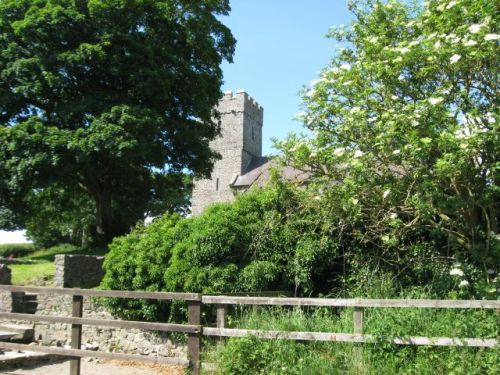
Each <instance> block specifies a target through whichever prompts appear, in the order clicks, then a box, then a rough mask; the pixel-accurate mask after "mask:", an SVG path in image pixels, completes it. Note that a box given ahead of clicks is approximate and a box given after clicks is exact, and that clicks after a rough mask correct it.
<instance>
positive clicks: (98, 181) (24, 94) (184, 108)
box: [0, 0, 235, 241]
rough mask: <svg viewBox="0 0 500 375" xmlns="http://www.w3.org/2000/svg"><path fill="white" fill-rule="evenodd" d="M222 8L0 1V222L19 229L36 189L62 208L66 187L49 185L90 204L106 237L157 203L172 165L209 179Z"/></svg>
mask: <svg viewBox="0 0 500 375" xmlns="http://www.w3.org/2000/svg"><path fill="white" fill-rule="evenodd" d="M229 9H230V8H229V1H228V0H202V1H189V0H5V1H2V2H1V3H0V215H2V217H3V220H0V225H2V226H3V227H11V228H12V227H15V226H23V225H24V224H25V222H26V221H27V220H28V218H31V219H32V217H33V215H32V213H33V210H34V207H33V205H32V204H31V203H32V202H38V203H39V204H40V203H42V204H43V202H44V201H46V200H44V198H43V197H44V196H45V197H50V202H52V206H54V207H58V208H62V209H63V208H64V207H65V206H67V205H66V204H65V203H64V202H61V200H63V199H65V198H66V197H68V195H69V193H66V194H61V195H57V194H53V193H54V191H56V190H57V189H64V190H67V191H68V192H71V194H73V193H74V192H76V193H75V194H77V195H78V198H77V199H76V200H75V201H74V202H73V203H71V204H70V206H71V205H73V206H75V202H79V201H82V199H83V200H85V199H87V201H88V200H91V201H92V203H93V205H94V207H95V229H96V233H97V235H98V236H100V238H101V239H103V240H105V241H107V240H109V239H110V238H112V237H113V236H115V235H117V234H122V233H124V232H126V231H127V230H128V229H129V228H130V225H132V224H134V223H135V222H136V221H137V219H139V218H142V217H143V215H144V212H145V211H147V210H148V209H150V208H151V207H152V206H155V207H158V201H159V194H160V193H161V192H168V191H169V188H168V187H169V186H170V187H171V186H173V185H172V184H170V185H169V184H168V183H169V182H170V183H172V182H175V183H179V181H181V180H182V179H179V178H177V177H175V176H178V175H179V173H186V172H187V173H188V174H192V175H200V176H207V175H209V174H210V171H211V168H212V166H213V162H214V161H215V160H216V158H217V154H216V153H214V152H213V151H212V150H211V149H210V148H209V141H210V140H212V139H213V138H214V137H216V136H217V135H218V132H219V130H220V129H219V126H218V124H217V121H216V117H217V114H216V113H215V111H214V107H215V105H216V103H217V101H218V99H219V97H220V86H221V83H222V71H221V69H220V64H221V62H222V61H223V60H228V61H231V60H232V56H233V53H234V46H235V40H234V38H233V36H232V35H231V32H230V31H229V30H228V29H227V28H226V27H225V26H224V25H223V24H222V23H221V22H220V21H219V19H218V18H217V15H225V14H227V13H228V12H229ZM169 175H172V176H174V177H168V176H169ZM178 186H184V185H183V184H182V183H179V185H178ZM47 189H52V191H51V192H49V193H43V192H44V191H45V190H47ZM58 196H60V200H58V199H59V198H57V197H58ZM34 197H36V199H34ZM78 204H79V203H76V205H77V206H78ZM35 209H36V207H35ZM52 211H57V210H52ZM77 211H78V209H76V210H74V209H73V212H75V213H76V212H77ZM54 214H55V212H54Z"/></svg>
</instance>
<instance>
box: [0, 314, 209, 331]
mask: <svg viewBox="0 0 500 375" xmlns="http://www.w3.org/2000/svg"><path fill="white" fill-rule="evenodd" d="M0 318H1V319H11V320H27V321H30V322H54V323H64V324H82V325H89V326H98V327H117V328H138V329H143V330H147V331H162V332H182V333H199V332H201V326H199V325H198V326H197V325H189V324H173V323H149V322H136V321H128V320H105V319H89V318H76V317H65V316H51V315H33V314H18V313H3V312H0Z"/></svg>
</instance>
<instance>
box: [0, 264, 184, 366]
mask: <svg viewBox="0 0 500 375" xmlns="http://www.w3.org/2000/svg"><path fill="white" fill-rule="evenodd" d="M55 263H56V275H55V283H56V285H57V286H58V287H62V285H65V287H69V286H71V287H82V286H86V287H88V286H89V285H92V284H95V285H98V284H99V282H100V280H101V278H102V276H103V270H102V263H103V257H92V256H74V255H57V256H56V261H55ZM99 275H100V276H99ZM98 276H99V277H98ZM0 280H3V281H4V282H3V284H7V285H8V284H10V269H9V268H8V266H1V267H0ZM95 285H94V286H95ZM17 294H19V293H10V292H0V311H2V312H23V311H22V310H23V309H22V306H18V305H19V301H22V300H23V299H22V298H21V299H20V298H19V296H18V295H17ZM36 298H37V304H38V305H37V309H36V312H35V314H36V315H50V316H66V317H67V316H71V310H72V296H54V295H45V294H38V295H37V297H36ZM83 317H84V318H90V319H102V320H118V319H117V318H115V317H113V316H112V315H111V314H110V313H109V312H108V311H107V310H106V309H105V307H103V306H102V305H100V304H99V302H98V300H96V299H95V298H92V297H84V299H83ZM16 323H18V324H23V325H30V326H33V328H34V338H35V340H37V341H39V342H40V343H42V344H43V345H50V346H66V345H70V343H71V326H70V325H68V324H62V323H48V322H36V323H32V322H27V321H17V322H16ZM0 324H1V322H0ZM82 346H83V348H86V349H92V350H97V349H98V350H100V351H108V352H123V353H132V354H142V355H152V356H155V355H160V356H167V357H186V352H187V348H186V346H185V345H184V344H181V343H180V342H179V340H175V339H173V338H172V337H171V335H170V336H169V334H167V333H164V332H152V331H143V330H139V329H119V328H106V327H94V326H86V325H84V326H83V329H82Z"/></svg>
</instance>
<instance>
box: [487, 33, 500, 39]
mask: <svg viewBox="0 0 500 375" xmlns="http://www.w3.org/2000/svg"><path fill="white" fill-rule="evenodd" d="M498 39H500V35H498V34H486V35H485V36H484V40H498Z"/></svg>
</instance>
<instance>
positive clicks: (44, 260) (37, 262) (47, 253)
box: [0, 244, 107, 286]
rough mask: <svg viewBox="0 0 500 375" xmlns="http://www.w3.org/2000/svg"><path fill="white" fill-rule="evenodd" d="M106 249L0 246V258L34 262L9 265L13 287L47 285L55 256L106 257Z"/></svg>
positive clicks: (66, 245) (53, 268)
mask: <svg viewBox="0 0 500 375" xmlns="http://www.w3.org/2000/svg"><path fill="white" fill-rule="evenodd" d="M106 253H107V249H106V248H97V249H84V250H82V249H81V248H79V247H77V246H74V245H69V244H61V245H57V246H53V247H50V248H47V249H36V248H35V246H34V245H32V244H6V245H0V256H9V255H14V257H15V258H16V259H26V260H31V261H34V263H33V264H11V265H9V267H10V269H11V270H12V284H13V285H44V286H45V285H49V284H52V281H53V279H54V271H55V267H54V258H55V256H56V255H57V254H67V255H70V254H81V255H106Z"/></svg>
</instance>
